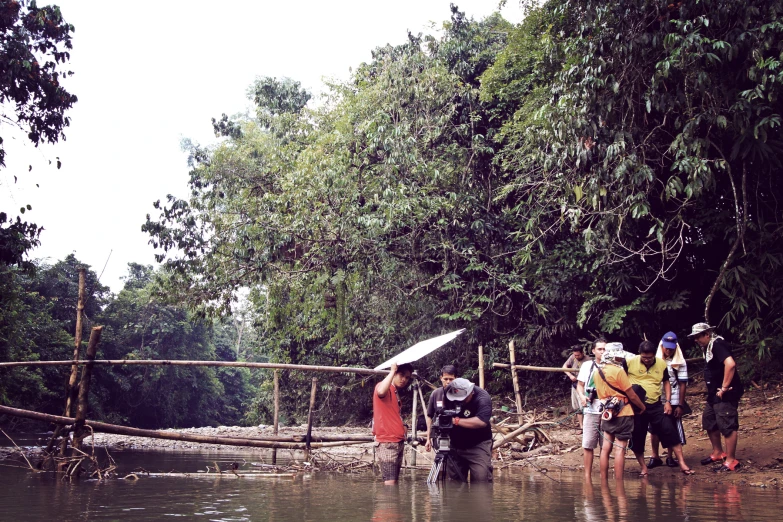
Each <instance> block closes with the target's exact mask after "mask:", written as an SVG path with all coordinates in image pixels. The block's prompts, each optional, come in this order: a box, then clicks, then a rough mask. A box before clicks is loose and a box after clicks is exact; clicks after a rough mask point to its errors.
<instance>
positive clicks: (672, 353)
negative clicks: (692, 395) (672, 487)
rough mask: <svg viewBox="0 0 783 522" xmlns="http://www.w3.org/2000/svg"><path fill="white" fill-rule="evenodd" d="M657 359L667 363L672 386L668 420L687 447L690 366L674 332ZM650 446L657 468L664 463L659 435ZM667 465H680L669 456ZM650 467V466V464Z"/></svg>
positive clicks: (666, 337)
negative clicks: (684, 418) (685, 422)
mask: <svg viewBox="0 0 783 522" xmlns="http://www.w3.org/2000/svg"><path fill="white" fill-rule="evenodd" d="M655 357H657V358H659V359H663V360H664V361H666V369H667V371H668V372H669V386H671V389H672V394H671V400H670V401H669V404H671V405H672V414H671V415H668V416H667V420H668V421H670V422H671V423H672V424H673V425H674V430H675V431H676V432H677V436H678V437H679V439H680V444H681V445H683V446H684V445H685V430H684V429H683V427H682V416H683V415H685V414H687V413H689V412H690V410H689V411H688V412H686V411H685V406H686V402H685V388H686V387H687V385H688V364H687V363H686V362H685V357H684V356H683V355H682V349H680V345H679V344H678V343H677V334H675V333H674V332H666V333H665V334H664V336H663V338H662V339H661V342H660V344H659V345H658V351H657V352H656V353H655ZM650 445H651V446H652V458H651V459H650V462H651V463H653V462H654V463H655V465H656V466H660V465H661V464H662V463H663V461H662V460H661V457H660V455H659V453H658V449H659V446H660V439H659V438H658V435H655V434H651V435H650ZM666 465H667V466H669V467H670V468H676V467H677V466H679V465H680V463H679V462H677V461H676V460H675V459H674V456H673V455H671V454H669V456H667V457H666ZM648 466H649V464H648Z"/></svg>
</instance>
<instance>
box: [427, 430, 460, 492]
mask: <svg viewBox="0 0 783 522" xmlns="http://www.w3.org/2000/svg"><path fill="white" fill-rule="evenodd" d="M449 442H450V441H449V438H448V437H438V449H437V452H436V453H435V460H434V461H433V463H432V468H430V474H429V475H427V484H434V483H435V482H437V481H438V480H446V473H444V472H443V469H444V467H445V468H446V469H448V468H449V465H450V463H451V462H452V460H453V459H454V457H453V456H452V455H451V449H450V446H449ZM454 464H456V463H454ZM454 464H451V465H452V469H456V470H457V473H459V474H460V480H462V481H463V482H464V481H465V477H463V476H462V471H461V470H460V468H459V466H456V465H454Z"/></svg>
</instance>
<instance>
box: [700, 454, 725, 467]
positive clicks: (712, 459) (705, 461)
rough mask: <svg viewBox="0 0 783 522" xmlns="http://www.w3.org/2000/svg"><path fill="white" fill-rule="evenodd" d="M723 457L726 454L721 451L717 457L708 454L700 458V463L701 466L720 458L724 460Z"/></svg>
mask: <svg viewBox="0 0 783 522" xmlns="http://www.w3.org/2000/svg"><path fill="white" fill-rule="evenodd" d="M725 458H726V454H725V453H721V454H720V458H719V459H716V458H714V457H713V456H712V455H708V456H706V457H704V458H703V459H701V465H702V466H707V465H709V464H714V463H716V462H718V461H720V460H724V459H725Z"/></svg>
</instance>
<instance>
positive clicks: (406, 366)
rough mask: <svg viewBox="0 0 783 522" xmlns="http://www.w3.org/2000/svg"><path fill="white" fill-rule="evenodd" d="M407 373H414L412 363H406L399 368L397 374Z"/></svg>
mask: <svg viewBox="0 0 783 522" xmlns="http://www.w3.org/2000/svg"><path fill="white" fill-rule="evenodd" d="M405 372H411V373H413V365H412V364H411V363H405V364H401V365H399V366H397V373H405Z"/></svg>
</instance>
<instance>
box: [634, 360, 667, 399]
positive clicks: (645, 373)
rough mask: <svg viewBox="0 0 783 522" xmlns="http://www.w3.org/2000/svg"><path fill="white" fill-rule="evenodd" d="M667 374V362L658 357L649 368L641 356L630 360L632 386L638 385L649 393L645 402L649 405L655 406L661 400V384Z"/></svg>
mask: <svg viewBox="0 0 783 522" xmlns="http://www.w3.org/2000/svg"><path fill="white" fill-rule="evenodd" d="M666 374H667V372H666V361H664V360H663V359H659V358H658V357H656V358H655V362H654V363H653V365H652V366H650V367H649V368H648V367H647V366H645V365H644V363H643V362H642V358H641V356H639V355H637V356H635V357H631V358H630V359H628V378H629V379H630V380H631V384H638V385H640V386H641V387H642V388H644V391H646V392H647V399H646V400H645V401H644V402H646V403H647V404H655V403H656V402H658V401H660V400H661V383H662V382H663V380H664V376H665V375H666Z"/></svg>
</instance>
